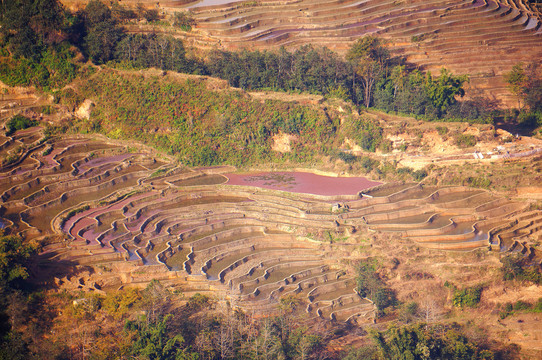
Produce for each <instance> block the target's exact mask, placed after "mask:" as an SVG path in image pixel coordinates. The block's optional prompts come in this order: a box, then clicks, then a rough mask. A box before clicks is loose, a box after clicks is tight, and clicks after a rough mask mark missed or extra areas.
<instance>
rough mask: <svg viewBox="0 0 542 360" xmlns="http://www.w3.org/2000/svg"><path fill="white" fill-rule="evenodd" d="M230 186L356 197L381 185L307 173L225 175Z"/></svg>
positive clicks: (362, 178) (365, 179)
mask: <svg viewBox="0 0 542 360" xmlns="http://www.w3.org/2000/svg"><path fill="white" fill-rule="evenodd" d="M225 176H226V177H227V178H228V179H229V180H228V182H227V183H226V184H228V185H243V186H255V187H259V188H264V189H271V190H282V191H289V192H295V193H303V194H315V195H327V196H332V195H356V194H357V193H358V192H360V191H362V190H365V189H368V188H371V187H373V186H376V185H380V184H381V183H379V182H377V181H371V180H369V179H367V178H364V177H333V176H323V175H316V174H311V173H305V172H261V173H248V174H225Z"/></svg>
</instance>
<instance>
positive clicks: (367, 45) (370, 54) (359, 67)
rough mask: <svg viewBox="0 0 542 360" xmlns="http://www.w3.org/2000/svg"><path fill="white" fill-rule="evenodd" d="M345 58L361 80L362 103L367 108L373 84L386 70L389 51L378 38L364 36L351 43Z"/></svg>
mask: <svg viewBox="0 0 542 360" xmlns="http://www.w3.org/2000/svg"><path fill="white" fill-rule="evenodd" d="M346 59H347V60H348V61H349V62H350V63H351V64H352V67H353V68H354V70H355V73H356V75H357V76H358V77H359V79H360V80H361V86H362V88H363V104H364V105H365V106H366V107H367V108H368V107H369V106H370V105H371V104H372V95H373V90H374V86H375V84H376V83H377V82H378V80H379V79H380V78H381V77H383V76H384V75H385V74H386V72H387V67H388V62H389V59H390V55H389V52H388V50H387V49H386V48H385V47H384V43H383V41H382V40H381V39H380V38H377V37H373V36H365V37H363V38H361V39H359V40H357V41H356V42H355V43H354V45H352V47H351V48H350V50H348V53H347V54H346ZM353 87H354V86H353Z"/></svg>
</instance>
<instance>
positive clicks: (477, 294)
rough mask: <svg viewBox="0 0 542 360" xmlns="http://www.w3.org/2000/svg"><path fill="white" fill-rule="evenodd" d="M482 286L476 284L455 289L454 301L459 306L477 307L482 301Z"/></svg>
mask: <svg viewBox="0 0 542 360" xmlns="http://www.w3.org/2000/svg"><path fill="white" fill-rule="evenodd" d="M481 296H482V287H481V286H474V287H468V288H465V289H461V290H455V292H454V295H453V298H452V302H453V304H454V306H457V307H465V306H467V307H475V306H477V305H478V303H479V302H480V298H481Z"/></svg>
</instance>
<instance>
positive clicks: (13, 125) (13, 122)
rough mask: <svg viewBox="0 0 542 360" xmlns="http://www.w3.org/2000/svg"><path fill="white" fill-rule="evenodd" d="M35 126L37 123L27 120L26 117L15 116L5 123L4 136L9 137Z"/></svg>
mask: <svg viewBox="0 0 542 360" xmlns="http://www.w3.org/2000/svg"><path fill="white" fill-rule="evenodd" d="M36 125H38V122H37V121H35V120H32V119H29V118H27V117H26V116H23V115H20V114H17V115H15V116H13V117H12V118H11V119H9V121H8V122H7V123H6V130H7V131H6V135H11V134H13V133H14V132H16V131H17V130H23V129H27V128H29V127H32V126H36Z"/></svg>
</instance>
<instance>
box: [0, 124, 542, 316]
mask: <svg viewBox="0 0 542 360" xmlns="http://www.w3.org/2000/svg"><path fill="white" fill-rule="evenodd" d="M21 137H30V138H31V139H32V140H33V142H29V143H28V144H26V149H27V150H25V152H24V155H23V156H24V159H21V161H19V162H15V163H14V164H12V165H7V166H4V167H3V168H1V169H0V189H2V193H1V194H0V196H1V198H2V207H1V212H0V216H1V218H0V221H1V222H2V223H3V224H4V225H5V226H6V227H7V229H8V231H11V232H14V233H19V234H21V235H22V236H24V237H27V238H37V239H45V238H48V239H49V240H48V241H49V243H51V244H50V245H47V246H46V247H45V249H44V252H43V254H42V258H43V259H44V261H46V262H47V264H49V266H55V264H60V263H66V262H67V263H70V264H73V265H81V266H91V267H93V268H94V269H96V270H95V271H97V272H100V280H99V282H89V281H85V279H83V278H80V279H77V278H74V279H75V280H74V279H71V278H65V279H64V280H62V281H66V282H69V281H72V282H75V284H76V286H77V287H79V288H81V289H102V288H107V287H118V286H120V285H123V284H131V285H133V286H142V285H144V284H146V283H148V282H149V281H150V280H152V279H159V280H160V281H162V282H163V283H164V284H166V285H168V286H172V287H175V288H179V289H182V290H183V291H184V292H185V293H188V294H190V292H206V291H207V292H213V293H215V292H217V291H218V292H219V293H221V294H224V295H225V296H228V297H229V299H231V301H232V302H234V303H236V304H238V305H239V306H241V307H242V308H244V309H245V310H246V311H249V312H253V313H254V314H256V315H266V314H270V313H273V312H274V311H276V310H277V307H278V304H279V302H280V299H281V297H284V296H288V295H293V296H296V297H297V298H298V299H301V300H302V301H303V302H304V306H305V308H306V311H307V312H308V313H309V314H311V315H312V316H320V317H322V318H325V319H329V320H335V321H349V322H357V323H363V322H370V321H372V317H373V316H374V310H375V309H374V305H373V304H372V302H371V301H370V300H368V299H363V298H361V297H360V296H359V295H358V294H357V293H356V292H355V290H354V288H355V279H354V274H352V273H349V272H348V271H345V264H344V263H343V262H341V259H337V257H336V256H333V251H332V249H333V247H332V245H330V244H329V241H328V240H323V239H319V238H317V237H313V236H310V235H309V234H317V233H319V232H320V233H321V232H325V231H327V232H329V233H331V234H334V235H336V236H349V234H352V233H355V232H357V231H361V230H363V231H367V230H374V231H388V232H392V231H393V232H396V233H399V234H401V236H403V237H405V238H409V239H411V240H412V241H414V242H416V243H418V245H419V246H421V247H428V248H434V249H441V250H459V251H466V250H471V249H476V248H488V247H490V246H491V247H492V248H493V249H495V250H502V251H517V252H521V253H524V254H525V255H526V256H531V257H533V256H535V254H534V252H533V250H532V249H531V248H530V246H529V245H528V243H529V241H531V240H532V239H533V238H534V239H540V236H541V235H542V213H541V212H540V211H529V212H527V211H525V210H524V205H523V204H522V203H518V202H513V201H509V200H506V199H502V198H498V197H496V196H494V195H492V194H490V193H488V192H486V191H482V190H474V189H469V188H464V187H449V188H434V187H428V186H424V185H423V184H382V185H378V186H376V187H374V186H373V185H374V184H372V183H369V182H363V181H362V182H359V183H356V184H357V185H356V184H354V185H352V184H351V185H350V186H354V187H356V186H357V187H356V188H355V189H353V188H343V190H342V191H339V192H338V193H337V192H335V193H333V194H328V193H318V192H316V193H311V192H310V191H301V192H299V193H296V192H291V191H294V190H295V189H293V188H292V189H285V188H283V187H279V190H273V189H265V188H263V187H258V186H263V185H265V184H264V183H260V182H259V181H253V182H249V184H242V185H232V184H230V183H225V180H226V179H227V177H228V176H229V177H231V178H233V175H232V171H233V170H234V169H232V168H230V167H221V168H220V167H219V168H199V169H197V168H196V169H187V168H178V167H175V166H173V165H171V164H170V163H169V162H168V161H165V160H157V159H155V158H153V156H152V155H150V154H148V153H146V152H144V151H142V152H138V153H129V152H127V149H125V148H124V147H122V146H119V145H116V144H110V143H107V142H106V141H105V140H104V141H99V140H90V139H87V138H84V137H73V138H65V139H60V138H59V139H49V140H47V141H46V142H42V141H41V140H40V139H42V130H41V129H40V128H33V129H30V130H28V131H25V132H24V133H23V132H20V133H15V134H14V135H13V136H12V137H6V139H7V140H6V141H19V140H20V139H21ZM45 148H49V149H50V150H48V151H50V154H53V155H52V156H51V155H50V154H49V155H44V154H43V151H44V149H45ZM1 151H2V155H6V153H7V152H9V151H10V148H9V147H6V148H3V149H2V150H1ZM157 169H158V170H161V171H156V170H157ZM162 170H163V171H162ZM153 174H154V176H153ZM225 174H230V175H225ZM233 174H235V173H233ZM275 175H277V174H275ZM258 176H262V175H261V174H260V175H258ZM265 176H267V177H269V176H271V177H273V178H274V179H275V180H276V178H277V176H279V177H280V178H281V179H285V178H289V177H293V178H294V182H295V183H296V186H297V185H300V186H303V185H304V183H303V181H305V180H306V179H305V178H304V177H303V176H305V175H303V176H302V177H296V174H293V173H282V174H279V175H277V176H274V175H273V174H271V175H270V174H267V175H265ZM313 177H314V176H313ZM334 180H337V181H342V180H341V179H336V178H328V179H326V181H331V182H333V181H334ZM358 180H359V179H358ZM264 182H265V181H264ZM289 184H290V185H291V182H289ZM305 185H307V184H305ZM309 185H310V184H309ZM309 185H308V186H309ZM341 186H342V185H337V186H335V190H336V189H341ZM370 186H373V187H372V188H368V187H370ZM308 188H310V186H309V187H308ZM290 190H291V191H290ZM353 190H355V191H353ZM51 239H57V241H53V242H51ZM333 246H336V247H339V248H340V247H341V246H346V245H341V243H336V244H333ZM330 249H331V250H330ZM70 279H71V280H70Z"/></svg>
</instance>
